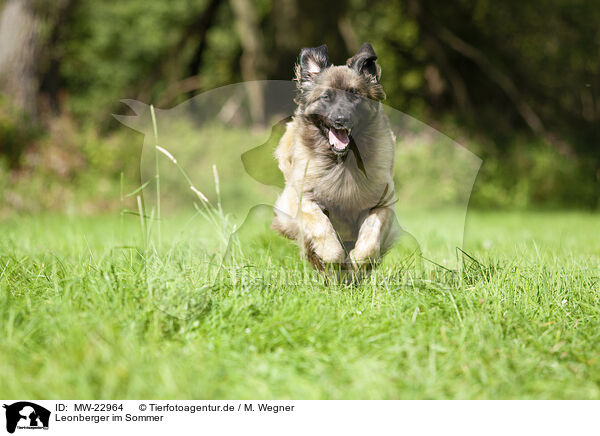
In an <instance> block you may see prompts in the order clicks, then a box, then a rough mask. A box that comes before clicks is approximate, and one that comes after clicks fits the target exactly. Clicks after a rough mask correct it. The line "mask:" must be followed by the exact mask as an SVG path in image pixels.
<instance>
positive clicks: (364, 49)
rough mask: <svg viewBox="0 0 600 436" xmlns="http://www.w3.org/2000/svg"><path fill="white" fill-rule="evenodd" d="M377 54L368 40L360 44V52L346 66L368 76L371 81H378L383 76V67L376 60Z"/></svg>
mask: <svg viewBox="0 0 600 436" xmlns="http://www.w3.org/2000/svg"><path fill="white" fill-rule="evenodd" d="M376 60H377V55H376V54H375V50H373V47H372V46H371V44H369V43H368V42H365V43H364V44H363V45H361V46H360V49H359V50H358V52H357V53H356V54H355V55H354V56H352V57H351V58H350V59H348V60H347V61H346V66H348V68H352V69H353V70H355V71H357V72H358V73H359V74H363V75H364V76H367V78H368V79H369V80H370V81H371V82H378V81H379V79H380V78H381V67H380V66H379V65H378V64H377V62H375V61H376Z"/></svg>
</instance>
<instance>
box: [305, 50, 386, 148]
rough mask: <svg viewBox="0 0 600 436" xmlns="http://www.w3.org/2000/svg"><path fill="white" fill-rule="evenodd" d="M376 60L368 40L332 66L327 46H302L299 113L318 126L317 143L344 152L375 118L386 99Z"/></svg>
mask: <svg viewBox="0 0 600 436" xmlns="http://www.w3.org/2000/svg"><path fill="white" fill-rule="evenodd" d="M376 60H377V55H376V54H375V51H374V50H373V47H371V44H369V43H367V42H366V43H364V44H363V45H362V46H361V48H360V50H359V51H358V53H356V54H355V55H354V56H353V57H351V58H350V59H348V60H347V61H346V65H342V66H334V65H331V63H330V62H329V56H328V54H327V46H325V45H322V46H320V47H316V48H304V49H302V51H301V52H300V58H299V61H298V64H297V65H296V77H295V80H296V82H297V86H298V96H297V98H296V102H297V103H298V107H299V110H298V113H299V115H301V116H302V117H304V118H305V119H306V121H307V122H309V123H310V124H312V125H314V127H315V128H316V129H315V135H317V137H315V138H314V140H313V145H314V146H319V147H321V148H322V149H325V150H327V149H328V150H329V152H330V153H333V154H334V155H338V156H339V155H345V154H346V153H347V152H348V149H349V146H350V143H351V141H352V138H353V136H355V135H360V132H361V130H364V129H365V128H366V126H367V125H368V123H369V121H371V120H372V117H373V115H374V113H375V112H376V111H377V110H378V107H379V102H380V101H381V100H383V99H385V93H384V91H383V87H382V86H381V84H380V83H379V79H380V77H381V68H380V67H379V65H378V64H377V63H376ZM318 135H320V137H319V136H318Z"/></svg>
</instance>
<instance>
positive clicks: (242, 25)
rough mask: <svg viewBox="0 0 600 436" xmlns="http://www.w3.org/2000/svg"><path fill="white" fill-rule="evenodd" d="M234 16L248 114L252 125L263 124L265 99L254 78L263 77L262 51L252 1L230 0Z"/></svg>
mask: <svg viewBox="0 0 600 436" xmlns="http://www.w3.org/2000/svg"><path fill="white" fill-rule="evenodd" d="M231 7H232V8H233V12H234V14H235V17H236V28H237V32H238V35H239V37H240V42H241V44H242V49H243V53H242V58H241V60H240V66H241V70H242V79H243V80H244V81H245V82H246V89H247V91H248V99H249V103H250V116H251V117H252V123H253V125H254V127H258V128H260V127H264V125H265V101H264V95H263V90H262V86H261V84H260V83H259V82H256V80H260V79H263V78H264V76H263V74H262V67H263V66H264V53H263V44H262V37H261V33H260V29H259V27H258V17H257V16H256V10H255V8H254V5H253V3H252V2H250V1H248V0H231Z"/></svg>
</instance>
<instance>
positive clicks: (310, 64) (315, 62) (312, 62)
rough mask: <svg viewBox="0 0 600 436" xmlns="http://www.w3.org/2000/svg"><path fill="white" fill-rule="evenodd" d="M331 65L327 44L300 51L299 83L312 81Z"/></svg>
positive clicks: (297, 72) (297, 66)
mask: <svg viewBox="0 0 600 436" xmlns="http://www.w3.org/2000/svg"><path fill="white" fill-rule="evenodd" d="M329 65H331V64H330V63H329V55H328V54H327V46H326V45H325V44H323V45H321V46H319V47H314V48H303V49H302V50H300V58H299V60H298V65H296V80H297V81H298V83H301V82H307V81H312V80H314V78H315V77H316V76H317V75H318V74H319V73H320V72H321V71H323V70H324V69H325V68H327V67H328V66H329Z"/></svg>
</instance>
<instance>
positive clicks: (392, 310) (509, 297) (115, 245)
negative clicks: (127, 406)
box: [0, 212, 600, 399]
mask: <svg viewBox="0 0 600 436" xmlns="http://www.w3.org/2000/svg"><path fill="white" fill-rule="evenodd" d="M599 218H600V217H599V216H597V215H592V214H585V213H575V212H568V213H567V212H565V213H559V212H553V213H546V214H544V213H533V212H529V213H525V212H523V213H475V212H473V213H471V214H470V215H469V221H468V225H467V237H466V241H467V246H466V249H467V251H468V253H469V254H470V255H471V256H473V257H474V258H476V259H478V260H479V261H480V262H481V263H480V264H478V263H476V262H473V261H469V262H467V264H466V268H465V272H464V274H462V275H456V274H450V273H443V271H439V274H435V272H436V270H435V268H433V267H431V266H429V267H428V266H425V268H426V270H427V274H423V273H422V274H421V275H419V274H417V273H416V272H415V271H413V270H411V269H410V268H408V269H407V267H406V265H401V264H400V263H398V262H397V259H398V258H395V257H393V256H392V257H390V258H389V259H388V260H387V261H386V262H385V263H384V264H383V265H382V266H381V267H380V268H379V269H377V270H376V272H375V273H374V274H373V275H372V276H371V277H369V278H368V279H366V280H365V281H364V282H362V283H361V284H359V285H344V284H334V283H329V284H327V283H326V282H325V281H324V280H323V279H322V277H320V276H319V275H318V274H316V273H314V272H313V271H312V270H310V269H306V267H305V265H304V264H303V263H302V262H300V261H299V259H298V256H297V251H296V249H295V248H294V247H293V246H292V245H291V244H289V243H288V242H287V241H284V240H282V239H279V238H278V237H271V236H268V233H265V232H263V231H262V230H260V231H259V229H258V228H257V231H256V233H257V241H258V242H257V243H256V244H254V245H253V246H252V247H250V248H247V249H246V253H245V254H246V257H237V258H236V259H234V260H235V262H234V263H232V264H227V265H225V266H222V268H221V269H220V270H218V268H216V267H215V265H216V260H215V259H214V258H213V259H211V258H210V257H209V255H208V254H207V252H206V250H205V248H204V245H203V243H202V242H201V241H199V240H196V239H194V238H193V237H177V236H176V235H175V234H174V233H173V232H172V230H171V231H170V230H169V228H168V226H166V225H165V226H163V229H162V231H163V238H164V239H163V245H162V249H161V252H160V253H154V252H153V251H152V250H151V249H149V250H146V249H144V248H142V247H143V244H141V243H139V237H138V236H139V235H138V233H139V228H138V226H137V223H136V222H135V220H134V219H133V218H128V219H126V220H125V224H124V227H123V228H120V225H119V218H118V217H116V216H108V217H95V218H65V217H60V216H43V217H23V218H19V219H12V220H9V221H6V222H3V223H2V224H1V229H2V232H1V234H0V374H2V377H1V378H0V397H3V398H31V399H35V398H88V399H92V398H107V399H108V398H123V399H124V398H132V399H133V398H294V399H302V398H304V399H328V398H331V399H337V398H340V399H342V398H343V399H359V398H364V399H368V398H372V399H375V398H390V399H393V398H402V399H416V398H440V399H441V398H465V399H466V398H469V399H470V398H539V399H541V398H596V399H598V398H600V355H599V351H600V345H599V344H600V328H598V326H599V321H600V316H599V315H600V292H599V291H600V289H599V286H600V285H599V283H600V232H598V231H597V229H598V223H599V222H600V221H599ZM191 234H192V235H193V232H192V233H191ZM124 240H127V241H128V242H127V244H128V245H129V247H123V246H122V245H123V241H124ZM136 241H137V242H136ZM131 247H137V248H131ZM217 272H218V275H217ZM209 276H210V279H209V278H208V277H209ZM215 277H216V278H215Z"/></svg>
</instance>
